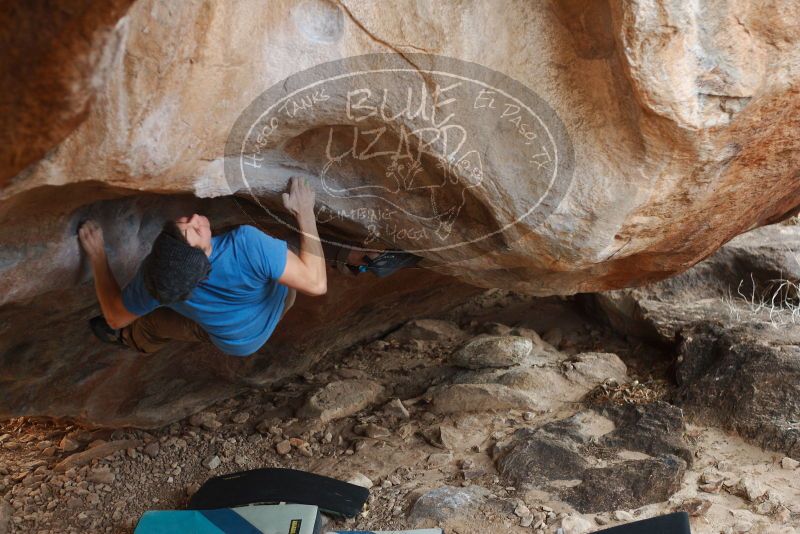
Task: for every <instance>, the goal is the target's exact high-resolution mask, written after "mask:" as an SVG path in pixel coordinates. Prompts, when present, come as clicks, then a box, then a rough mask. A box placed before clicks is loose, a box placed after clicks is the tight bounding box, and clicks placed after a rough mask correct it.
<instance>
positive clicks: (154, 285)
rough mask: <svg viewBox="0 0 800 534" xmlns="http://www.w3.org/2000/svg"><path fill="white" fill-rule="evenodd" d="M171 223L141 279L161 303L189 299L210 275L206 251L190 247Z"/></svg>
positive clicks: (157, 243) (164, 231)
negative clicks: (194, 290)
mask: <svg viewBox="0 0 800 534" xmlns="http://www.w3.org/2000/svg"><path fill="white" fill-rule="evenodd" d="M172 225H174V223H171V222H168V223H166V224H165V225H164V229H163V230H162V231H161V233H160V234H158V237H156V240H155V242H154V243H153V248H152V249H151V250H150V254H148V255H147V257H146V258H145V259H144V263H143V265H142V276H143V278H144V286H145V288H146V289H147V291H148V292H149V293H150V294H151V295H152V296H153V298H155V299H156V300H157V301H158V302H160V303H161V304H174V303H176V302H180V301H182V300H186V299H188V298H189V296H190V295H191V293H192V290H193V289H194V288H195V287H197V284H199V283H200V281H201V280H203V279H204V278H205V277H206V276H207V275H208V273H209V272H211V262H210V261H209V260H208V256H206V254H205V252H203V251H202V250H200V249H199V248H196V247H193V246H191V245H189V244H188V243H187V242H186V241H185V240H183V239H182V236H181V234H180V232H177V235H175V231H174V230H173V226H172Z"/></svg>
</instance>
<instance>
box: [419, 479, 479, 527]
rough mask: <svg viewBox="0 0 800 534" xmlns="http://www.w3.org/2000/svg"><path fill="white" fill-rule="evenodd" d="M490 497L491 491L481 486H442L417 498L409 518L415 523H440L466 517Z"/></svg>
mask: <svg viewBox="0 0 800 534" xmlns="http://www.w3.org/2000/svg"><path fill="white" fill-rule="evenodd" d="M488 497H489V491H488V490H486V489H484V488H481V487H480V486H468V487H466V488H456V487H453V486H442V487H441V488H436V489H434V490H430V491H428V492H427V493H425V494H423V495H422V496H421V497H420V498H419V499H417V501H416V502H415V503H414V506H413V507H412V508H411V513H410V514H409V520H410V521H411V523H412V524H415V525H419V524H421V523H437V524H438V523H441V522H443V521H446V520H448V519H450V518H453V517H465V516H468V515H470V514H471V513H474V512H475V511H476V510H477V509H478V508H479V507H480V506H481V504H483V503H484V502H485V501H486V500H487V498H488Z"/></svg>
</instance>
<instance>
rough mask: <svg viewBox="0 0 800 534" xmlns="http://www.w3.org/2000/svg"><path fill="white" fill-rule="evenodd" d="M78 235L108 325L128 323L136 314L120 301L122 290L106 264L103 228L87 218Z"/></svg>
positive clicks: (119, 326)
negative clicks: (87, 259) (89, 265)
mask: <svg viewBox="0 0 800 534" xmlns="http://www.w3.org/2000/svg"><path fill="white" fill-rule="evenodd" d="M78 237H79V239H80V242H81V246H83V249H84V250H85V251H86V255H87V256H88V257H89V261H90V262H91V265H92V273H93V274H94V288H95V291H96V292H97V300H98V302H100V309H101V310H102V311H103V317H105V319H106V322H107V323H108V326H110V327H111V328H114V329H116V328H122V327H123V326H127V325H129V324H130V323H132V322H133V321H134V320H135V319H136V318H137V317H138V316H137V315H134V314H132V313H131V312H129V311H128V310H127V308H125V305H124V304H123V303H122V291H121V290H120V288H119V284H118V283H117V280H116V279H115V278H114V273H112V272H111V267H110V266H109V265H108V258H107V257H106V250H105V244H104V241H103V230H102V229H101V228H100V226H99V225H98V224H97V223H96V222H94V221H92V220H88V221H86V222H85V223H83V225H81V227H80V229H79V230H78Z"/></svg>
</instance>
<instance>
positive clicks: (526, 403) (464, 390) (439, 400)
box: [433, 384, 536, 414]
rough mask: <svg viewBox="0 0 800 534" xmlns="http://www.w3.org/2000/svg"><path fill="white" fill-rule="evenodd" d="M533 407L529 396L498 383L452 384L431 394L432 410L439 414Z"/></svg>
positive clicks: (533, 402)
mask: <svg viewBox="0 0 800 534" xmlns="http://www.w3.org/2000/svg"><path fill="white" fill-rule="evenodd" d="M535 408H536V402H535V401H534V400H533V399H532V398H531V397H530V396H528V395H526V394H525V393H522V392H520V391H517V390H514V389H511V388H510V387H507V386H503V385H500V384H452V385H449V386H445V387H443V388H441V389H438V390H437V391H436V392H434V394H433V411H434V412H436V413H440V414H444V413H461V412H488V411H492V410H521V411H526V410H533V409H535Z"/></svg>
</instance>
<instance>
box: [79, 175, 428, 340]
mask: <svg viewBox="0 0 800 534" xmlns="http://www.w3.org/2000/svg"><path fill="white" fill-rule="evenodd" d="M282 198H283V204H284V207H285V208H286V209H287V210H289V212H291V213H292V214H293V215H294V217H295V218H296V219H297V224H298V228H299V230H300V232H301V234H302V235H301V237H300V238H299V244H294V243H293V244H290V243H287V242H286V241H283V240H280V239H276V238H274V237H271V236H269V235H267V234H265V233H264V232H262V231H260V230H258V229H257V228H255V227H253V226H248V225H244V226H240V227H238V228H236V229H234V230H231V231H229V232H227V233H224V234H221V235H218V236H213V237H212V235H211V226H210V223H209V220H208V219H207V218H206V217H204V216H202V215H199V214H193V215H192V216H191V217H181V218H179V219H177V220H175V221H168V222H167V223H165V224H164V228H163V230H162V231H161V233H160V234H159V235H158V237H157V238H156V239H155V242H154V243H153V246H152V250H151V251H150V254H148V256H147V257H146V258H145V259H144V261H143V262H142V264H141V265H140V266H139V269H138V271H137V273H136V276H135V277H134V278H133V280H132V281H131V282H130V283H129V284H128V285H127V286H126V287H125V288H124V289H123V290H120V288H119V285H118V284H117V282H116V280H115V278H114V275H113V274H112V272H111V269H110V267H109V264H108V261H107V259H106V253H105V247H104V241H103V232H102V229H101V228H100V226H99V225H98V224H97V223H96V222H95V221H92V220H88V221H85V222H84V223H83V224H81V226H80V228H79V231H78V237H79V240H80V243H81V246H82V247H83V249H84V251H85V252H86V254H87V256H88V257H89V260H90V262H91V265H92V271H93V273H94V280H95V290H96V292H97V299H98V301H99V303H100V308H101V310H102V315H100V316H97V317H94V318H93V319H91V320H90V327H91V329H92V332H93V333H94V334H95V336H97V337H98V338H99V339H100V340H102V341H104V342H107V343H112V344H116V345H122V346H125V347H128V348H132V349H134V350H137V351H139V352H142V353H151V352H155V351H157V350H159V349H160V348H162V347H163V346H164V345H166V344H167V343H169V341H171V340H179V341H203V342H211V343H213V344H214V345H216V346H217V347H218V348H219V349H220V350H222V351H223V352H225V353H227V354H230V355H233V356H249V355H251V354H253V353H255V352H256V351H257V350H258V349H259V348H261V346H262V345H264V343H265V342H266V341H267V339H268V338H269V337H270V335H271V334H272V332H273V331H274V329H275V327H276V325H277V323H278V321H280V320H281V319H282V318H283V316H284V315H286V312H287V311H288V310H289V309H290V308H291V307H292V305H293V304H294V300H295V296H296V295H297V292H300V293H303V294H304V295H310V296H319V295H324V294H325V292H326V291H327V274H326V271H325V268H326V265H325V261H326V256H325V254H328V257H329V258H330V260H331V261H332V262H333V263H334V264H335V265H336V266H337V267H338V268H339V270H340V271H342V272H346V273H355V274H357V273H359V272H365V271H371V272H373V273H375V274H377V275H378V276H387V275H389V274H391V273H393V272H395V271H397V270H398V269H401V268H404V267H410V266H413V265H415V264H416V263H417V261H418V260H419V259H420V258H419V257H417V256H414V255H411V254H407V253H393V252H384V253H380V254H378V253H375V252H373V253H370V254H366V255H365V254H363V252H362V253H359V252H358V251H357V250H355V249H351V248H348V247H343V246H333V245H327V244H323V243H322V242H321V241H320V239H319V234H318V233H317V225H316V221H315V218H314V198H315V195H314V191H313V190H312V189H311V187H310V186H309V185H308V183H307V181H306V180H305V179H300V178H296V177H295V178H292V180H291V183H290V187H289V192H288V193H284V194H283V197H282Z"/></svg>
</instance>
